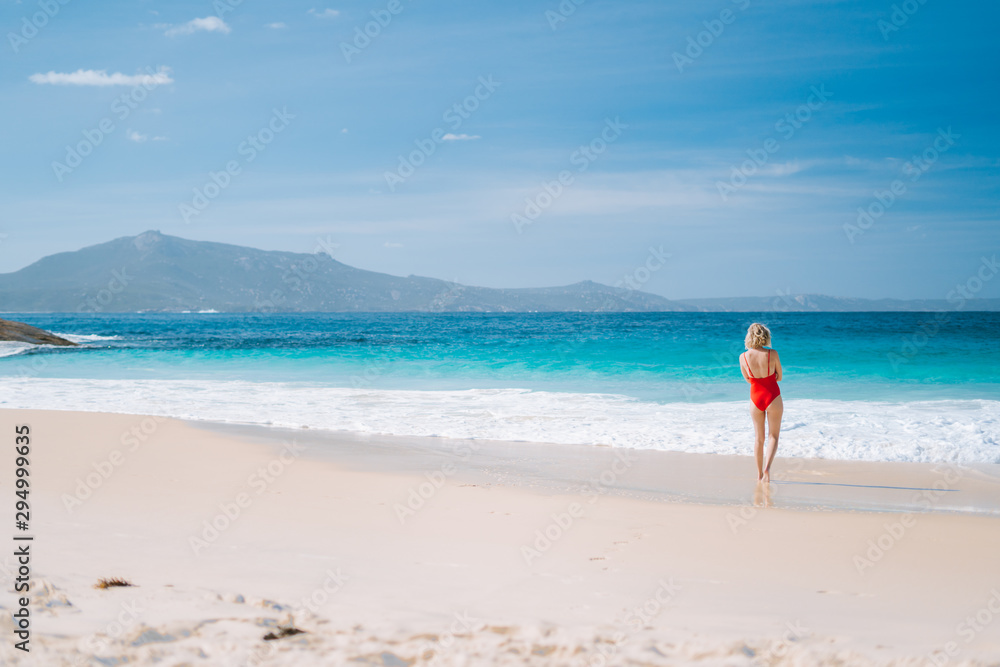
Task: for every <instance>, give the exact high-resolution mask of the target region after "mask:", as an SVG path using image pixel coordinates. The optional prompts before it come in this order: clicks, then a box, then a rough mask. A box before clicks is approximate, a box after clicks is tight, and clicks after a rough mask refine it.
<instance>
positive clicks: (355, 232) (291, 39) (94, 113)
mask: <svg viewBox="0 0 1000 667" xmlns="http://www.w3.org/2000/svg"><path fill="white" fill-rule="evenodd" d="M894 4H895V5H896V7H897V8H898V10H894V8H893V5H894ZM903 5H906V6H905V8H904V7H903ZM0 7H2V13H0V26H2V27H3V34H4V39H3V42H2V44H0V54H2V56H0V57H2V59H3V68H2V70H0V95H2V99H3V106H2V107H0V114H2V120H3V127H4V128H5V130H4V132H3V133H2V139H0V141H2V143H3V155H4V156H5V158H6V159H4V160H3V163H2V166H0V170H2V172H0V175H2V180H0V183H2V185H0V188H2V189H0V192H2V195H3V201H4V211H3V216H2V218H0V234H3V236H0V271H13V270H17V269H19V268H21V267H23V266H25V265H27V264H29V263H30V262H32V261H34V260H36V259H38V258H40V257H42V256H44V255H48V254H51V253H54V252H59V251H65V250H74V249H77V248H80V247H83V246H86V245H91V244H94V243H99V242H103V241H106V240H110V239H112V238H116V237H119V236H126V235H133V234H138V233H140V232H142V231H145V230H148V229H159V230H160V231H162V232H163V233H166V234H173V235H177V236H183V237H186V238H192V239H203V240H212V241H222V242H227V243H235V244H240V245H249V246H254V247H259V248H266V249H280V250H290V251H298V252H312V251H314V250H315V249H316V248H317V246H318V245H319V242H320V240H322V241H323V242H324V243H325V244H326V245H327V247H335V250H334V256H335V257H336V258H337V259H339V260H341V261H343V262H346V263H348V264H351V265H354V266H358V267H362V268H367V269H372V270H377V271H384V272H388V273H393V274H399V275H409V274H417V275H429V276H435V277H439V278H445V279H449V280H457V281H460V282H463V283H467V284H477V285H486V286H494V287H500V286H510V287H521V286H542V285H558V284H568V283H572V282H576V281H579V280H586V279H590V280H596V281H599V282H604V283H608V284H615V283H616V282H618V281H620V280H621V279H622V277H623V276H625V275H629V276H634V275H635V271H636V269H637V267H640V266H643V265H644V264H645V262H646V260H647V258H648V257H649V256H650V248H655V249H657V250H659V249H661V248H662V250H663V251H665V252H666V253H669V254H670V258H669V260H668V261H667V262H666V263H665V264H664V266H663V268H661V269H660V270H658V271H655V272H653V273H652V274H651V275H650V276H649V278H648V281H646V282H644V283H642V285H641V287H642V289H645V290H647V291H650V292H653V293H657V294H661V295H664V296H667V297H670V298H686V297H712V296H743V295H762V296H771V295H774V294H776V293H778V292H781V293H785V292H792V293H823V294H830V295H835V296H859V297H871V298H875V297H897V298H944V296H945V295H946V294H947V293H948V292H949V291H950V290H951V289H952V288H953V287H954V285H955V284H956V283H959V282H961V283H964V282H965V281H966V280H967V279H968V278H969V277H970V276H972V275H974V274H975V272H976V270H977V268H978V267H979V265H980V261H981V260H980V258H981V257H983V256H984V255H985V256H986V257H991V256H992V255H993V254H994V253H996V252H997V251H998V250H1000V225H998V224H997V223H998V218H1000V212H998V202H1000V132H998V128H997V123H996V108H997V102H998V97H1000V95H998V93H997V89H996V83H997V81H998V80H1000V76H998V74H1000V57H998V56H1000V40H997V39H996V38H995V34H994V33H995V26H996V25H997V24H998V20H1000V6H997V5H996V4H995V3H986V2H968V1H958V2H953V3H945V2H942V1H941V0H925V2H923V4H921V3H920V2H919V0H909V2H908V4H907V3H898V2H897V3H894V2H891V1H885V2H838V1H836V0H828V1H814V2H810V1H807V0H803V1H797V2H769V3H764V2H757V1H755V0H736V1H735V2H734V1H733V0H713V1H710V2H684V3H673V2H621V1H619V2H602V1H599V0H585V1H582V2H581V3H580V4H579V5H577V4H576V2H575V1H574V0H565V1H564V2H562V4H561V5H560V2H559V1H558V0H550V1H539V2H521V1H517V0H512V1H508V2H502V3H501V2H481V1H477V0H464V1H462V2H459V1H439V2H433V3H432V2H418V1H414V0H398V1H396V2H391V1H390V0H373V1H365V2H360V1H357V0H343V1H341V2H325V3H321V2H297V1H289V2H282V3H258V2H250V1H246V0H245V1H243V2H240V3H238V4H237V2H236V0H229V1H228V2H227V0H218V2H216V3H214V4H213V3H212V2H170V3H167V2H152V1H149V2H115V1H108V2H103V3H100V5H99V6H95V5H94V4H93V3H84V2H81V1H80V0H67V1H66V2H65V3H60V2H59V0H51V2H50V3H47V2H46V0H43V1H42V2H41V3H39V2H38V1H37V0H34V1H29V0H25V1H24V2H14V1H13V0H0ZM45 7H48V15H44V14H39V13H40V12H45V11H46V10H45ZM54 8H57V10H56V9H54ZM904 9H905V10H908V11H904ZM390 10H393V11H394V12H395V13H393V11H390ZM570 10H572V11H570ZM894 11H895V16H894ZM372 12H375V15H373V14H372ZM376 17H380V18H381V19H382V22H383V23H384V24H385V25H379V24H377V23H375V24H373V23H371V22H372V21H375V20H376ZM387 17H388V18H387ZM43 19H44V20H43ZM894 20H895V22H893V21H894ZM26 21H27V23H26ZM32 21H34V22H35V23H36V24H44V25H41V27H38V28H37V29H36V30H32V28H34V27H35V26H30V24H31V22H32ZM366 24H369V25H367V28H368V30H369V32H371V33H372V34H375V36H374V37H371V38H370V40H369V43H367V44H365V42H364V41H358V42H357V44H354V40H355V38H356V34H357V32H356V31H357V30H360V31H364V29H365V28H366ZM26 26H29V27H26ZM376 33H377V34H376ZM699 42H700V44H699ZM344 44H349V45H352V46H353V49H352V48H348V49H346V51H347V55H345V48H344V47H343V45H344ZM692 44H693V45H692ZM359 45H360V47H363V48H359ZM677 54H680V56H678V55H677ZM348 60H349V61H348ZM484 81H485V82H486V83H483V82H484ZM817 91H818V94H817ZM456 104H457V105H459V107H458V109H457V110H456V109H455V105H456ZM789 115H790V116H789ZM102 124H103V125H102ZM102 127H103V128H104V130H107V131H104V130H102V129H101V128H102ZM97 139H99V140H100V142H99V143H97V141H96V140H97ZM81 142H83V143H84V144H87V145H84V146H83V147H82V149H81V151H77V152H83V151H86V152H88V153H89V154H88V155H86V156H82V157H81V159H80V161H79V164H77V165H76V166H72V167H71V168H70V169H69V170H68V171H67V169H66V168H65V166H69V164H70V162H73V161H74V160H73V158H72V157H68V151H67V147H69V148H71V149H72V150H74V151H76V149H77V148H79V147H80V144H81ZM935 142H936V145H935ZM88 145H89V149H88ZM420 146H423V149H421V148H420ZM581 147H589V148H586V149H585V150H583V151H581V150H580V149H581ZM414 151H417V153H414ZM411 154H412V155H411ZM401 156H402V158H403V160H404V162H405V163H407V164H404V167H403V169H402V170H400V159H401ZM915 156H916V157H918V158H919V159H918V160H917V161H916V162H914V161H913V158H914V157H915ZM251 157H252V160H251V159H250V158H251ZM755 157H756V160H757V161H756V162H755V161H754V158H755ZM54 163H59V164H60V165H64V166H63V167H60V166H59V165H55V166H54ZM415 163H419V166H416V167H415V168H414V169H413V173H412V174H410V173H409V170H408V168H407V167H408V166H413V165H414V164H415ZM227 165H228V166H229V167H231V172H232V173H230V174H225V173H224V172H226V169H227ZM213 173H214V174H215V175H216V177H215V180H216V181H218V182H220V183H225V187H221V188H218V187H216V186H215V184H213V182H212V176H211V174H213ZM387 173H389V174H393V173H395V174H396V177H391V176H390V177H388V178H387V176H386V174H387ZM401 174H402V176H401ZM404 176H405V177H404ZM560 176H562V177H563V179H564V184H560V183H559V179H560ZM894 184H895V189H896V191H897V194H892V190H893V187H894ZM206 187H207V189H208V193H207V194H211V195H214V196H212V197H208V196H206V193H205V190H206ZM195 190H197V191H198V192H200V193H202V194H201V195H200V196H203V197H204V199H200V200H199V195H196V194H195ZM553 193H554V194H553ZM876 193H878V194H876ZM887 193H888V194H887ZM880 197H881V202H880V201H879V198H880ZM890 199H891V201H890ZM196 204H197V205H199V206H201V208H200V210H199V208H198V206H196ZM205 204H207V205H205ZM202 205H203V206H202ZM533 206H534V207H537V208H533ZM185 207H190V208H188V209H185ZM859 207H860V208H862V209H866V210H868V211H870V212H871V214H872V217H871V218H869V219H864V218H863V219H862V221H861V222H862V225H858V216H859V213H858V209H859ZM192 210H194V211H196V213H195V214H192V213H191V211H192ZM185 211H187V214H185ZM518 216H520V217H518ZM532 216H533V217H532ZM517 221H520V223H518V222H517ZM525 223H527V224H525ZM845 225H846V226H847V227H846V228H845ZM640 275H642V276H643V277H645V274H640ZM979 295H980V296H984V297H986V296H989V297H995V296H1000V283H998V284H993V283H987V284H986V285H985V286H984V288H983V289H982V291H981V293H980V294H979Z"/></svg>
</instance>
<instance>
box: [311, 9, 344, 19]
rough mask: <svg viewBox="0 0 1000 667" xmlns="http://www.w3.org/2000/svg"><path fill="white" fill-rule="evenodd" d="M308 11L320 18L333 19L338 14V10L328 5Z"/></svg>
mask: <svg viewBox="0 0 1000 667" xmlns="http://www.w3.org/2000/svg"><path fill="white" fill-rule="evenodd" d="M309 13H310V14H312V15H313V16H315V17H317V18H321V19H335V18H337V17H338V16H340V12H338V11H337V10H336V9H330V8H329V7H327V8H326V9H310V10H309Z"/></svg>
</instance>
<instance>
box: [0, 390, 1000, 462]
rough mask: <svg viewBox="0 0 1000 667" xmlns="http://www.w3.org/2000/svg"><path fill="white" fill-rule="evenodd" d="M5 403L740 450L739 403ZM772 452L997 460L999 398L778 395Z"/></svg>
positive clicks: (93, 397)
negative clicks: (777, 448)
mask: <svg viewBox="0 0 1000 667" xmlns="http://www.w3.org/2000/svg"><path fill="white" fill-rule="evenodd" d="M4 384H5V389H6V391H5V392H4V394H5V397H4V398H3V399H2V400H0V406H2V407H4V408H35V409H58V410H81V411H95V412H117V413H126V414H149V415H163V416H170V417H178V418H182V419H191V420H207V421H221V422H237V423H248V424H265V425H273V426H284V427H293V428H299V427H309V428H311V429H326V430H332V431H356V432H362V433H373V434H375V433H377V434H391V435H410V436H438V437H449V438H477V439H495V440H514V441H525V442H553V443H562V444H579V445H610V446H613V447H632V448H640V449H659V450H671V451H683V452H699V453H713V454H744V455H746V454H749V453H750V452H751V444H752V430H751V423H750V417H749V401H725V402H715V403H685V402H675V403H657V402H652V401H641V400H637V399H634V398H630V397H626V396H620V395H612V394H578V393H569V392H545V391H529V390H524V389H470V390H465V391H404V390H384V389H372V388H338V387H326V386H317V385H313V384H303V383H269V382H243V381H188V380H106V379H49V378H6V379H5V380H4ZM781 453H782V454H783V455H786V456H802V457H815V458H827V459H844V460H865V461H919V462H953V463H966V464H968V463H1000V401H993V400H978V399H977V400H943V401H911V402H899V403H892V402H866V401H837V400H804V399H803V400H796V399H791V398H787V397H786V400H785V415H784V420H783V424H782V433H781Z"/></svg>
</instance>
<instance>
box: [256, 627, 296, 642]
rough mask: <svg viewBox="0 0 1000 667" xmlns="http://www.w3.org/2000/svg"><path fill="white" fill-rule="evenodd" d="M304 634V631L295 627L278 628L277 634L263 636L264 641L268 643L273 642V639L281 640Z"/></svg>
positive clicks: (270, 633)
mask: <svg viewBox="0 0 1000 667" xmlns="http://www.w3.org/2000/svg"><path fill="white" fill-rule="evenodd" d="M305 632H306V631H305V630H299V629H298V628H296V627H291V626H289V627H287V628H280V629H279V630H278V631H277V632H269V633H267V634H266V635H264V641H266V642H270V641H274V640H275V639H281V638H283V637H293V636H295V635H302V634H305Z"/></svg>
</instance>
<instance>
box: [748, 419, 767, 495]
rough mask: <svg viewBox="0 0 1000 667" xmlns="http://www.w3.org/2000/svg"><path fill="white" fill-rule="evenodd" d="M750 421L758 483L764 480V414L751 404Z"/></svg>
mask: <svg viewBox="0 0 1000 667" xmlns="http://www.w3.org/2000/svg"><path fill="white" fill-rule="evenodd" d="M750 419H752V420H753V434H754V443H753V455H754V457H755V458H756V459H757V481H758V482H759V481H760V480H762V479H764V412H763V411H761V410H758V409H757V406H756V405H754V404H753V403H751V404H750Z"/></svg>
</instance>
